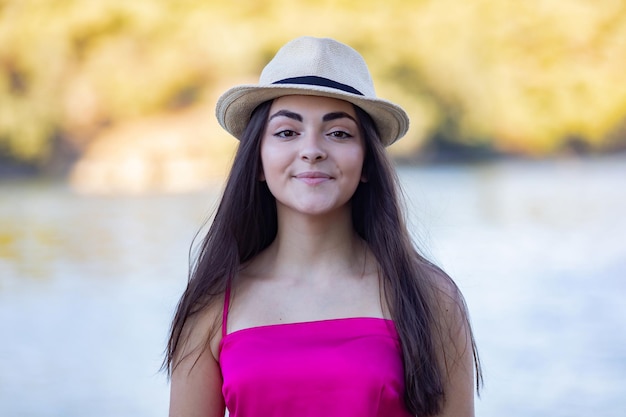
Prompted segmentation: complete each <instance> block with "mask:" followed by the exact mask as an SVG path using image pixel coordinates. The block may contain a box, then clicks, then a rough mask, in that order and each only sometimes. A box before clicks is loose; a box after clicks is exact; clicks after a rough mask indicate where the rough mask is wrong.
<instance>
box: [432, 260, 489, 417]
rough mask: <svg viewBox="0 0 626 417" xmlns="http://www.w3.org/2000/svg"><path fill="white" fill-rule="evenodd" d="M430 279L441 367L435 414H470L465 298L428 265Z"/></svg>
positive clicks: (471, 350) (470, 352) (472, 369)
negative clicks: (441, 393) (440, 398)
mask: <svg viewBox="0 0 626 417" xmlns="http://www.w3.org/2000/svg"><path fill="white" fill-rule="evenodd" d="M429 270H430V271H431V274H430V277H431V279H432V282H433V288H434V291H433V295H434V307H435V308H434V310H435V311H434V313H435V321H436V332H437V336H438V337H436V338H435V339H436V341H435V343H436V344H437V345H438V349H437V350H438V352H439V360H440V363H441V366H442V367H443V369H444V370H445V376H446V381H445V400H444V407H443V410H442V412H441V413H440V414H439V416H440V417H441V416H473V415H474V387H475V382H476V378H477V375H476V372H478V369H477V368H476V366H475V365H476V364H477V363H476V362H475V361H476V360H477V356H476V350H475V349H476V346H475V344H474V338H473V335H472V330H471V326H470V321H469V313H468V311H467V306H466V304H465V299H464V297H463V295H462V294H461V291H460V290H459V288H458V286H457V285H456V284H455V282H454V281H453V280H452V278H450V276H448V275H447V274H446V273H445V272H443V271H442V270H440V269H438V268H436V267H429Z"/></svg>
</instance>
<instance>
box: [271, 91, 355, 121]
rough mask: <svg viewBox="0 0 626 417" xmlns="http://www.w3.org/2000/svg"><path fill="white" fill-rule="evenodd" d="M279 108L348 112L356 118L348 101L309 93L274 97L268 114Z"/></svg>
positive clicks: (303, 110)
mask: <svg viewBox="0 0 626 417" xmlns="http://www.w3.org/2000/svg"><path fill="white" fill-rule="evenodd" d="M280 109H288V110H292V111H296V112H298V111H300V112H307V111H311V112H316V111H321V112H336V111H341V112H345V113H348V114H349V115H351V116H353V117H355V118H356V112H355V110H354V105H353V104H352V103H350V102H348V101H345V100H340V99H336V98H332V97H324V96H309V95H288V96H282V97H278V98H276V99H274V101H273V103H272V106H271V108H270V115H271V114H273V113H274V112H275V111H277V110H280Z"/></svg>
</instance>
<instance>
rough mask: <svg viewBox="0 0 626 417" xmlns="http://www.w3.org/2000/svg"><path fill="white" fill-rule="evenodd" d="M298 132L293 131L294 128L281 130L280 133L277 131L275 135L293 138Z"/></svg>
mask: <svg viewBox="0 0 626 417" xmlns="http://www.w3.org/2000/svg"><path fill="white" fill-rule="evenodd" d="M297 135H298V134H297V133H296V132H295V131H293V130H288V129H287V130H281V131H280V132H278V133H275V134H274V136H278V137H279V138H293V137H294V136H297Z"/></svg>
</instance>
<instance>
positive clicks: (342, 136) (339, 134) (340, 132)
mask: <svg viewBox="0 0 626 417" xmlns="http://www.w3.org/2000/svg"><path fill="white" fill-rule="evenodd" d="M329 135H330V136H332V137H333V138H337V139H349V138H351V137H352V135H351V134H349V133H348V132H344V131H343V130H335V131H333V132H330V133H329Z"/></svg>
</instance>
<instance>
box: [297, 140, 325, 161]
mask: <svg viewBox="0 0 626 417" xmlns="http://www.w3.org/2000/svg"><path fill="white" fill-rule="evenodd" d="M302 139H303V140H302V141H301V144H302V148H301V149H300V159H302V160H303V161H306V162H309V163H311V162H319V161H323V160H324V159H326V157H327V156H328V155H327V153H326V150H325V149H324V146H323V138H318V137H317V136H316V135H307V136H306V137H305V138H302Z"/></svg>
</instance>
